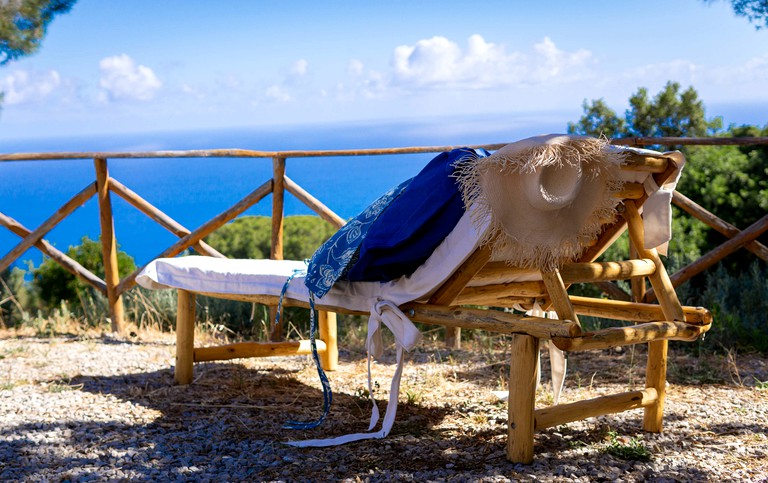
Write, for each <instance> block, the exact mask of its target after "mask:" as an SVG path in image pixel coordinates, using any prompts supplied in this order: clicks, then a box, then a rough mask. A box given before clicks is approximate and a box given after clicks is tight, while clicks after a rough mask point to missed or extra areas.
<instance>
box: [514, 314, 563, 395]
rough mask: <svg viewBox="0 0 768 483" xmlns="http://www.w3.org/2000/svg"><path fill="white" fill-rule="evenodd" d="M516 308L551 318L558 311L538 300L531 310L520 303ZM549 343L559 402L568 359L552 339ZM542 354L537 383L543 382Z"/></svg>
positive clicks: (538, 366)
mask: <svg viewBox="0 0 768 483" xmlns="http://www.w3.org/2000/svg"><path fill="white" fill-rule="evenodd" d="M513 308H514V309H515V310H518V311H520V312H525V315H529V316H531V317H542V318H544V317H547V318H550V319H557V318H558V317H557V312H555V311H554V310H550V311H545V310H544V309H542V308H541V305H539V303H538V302H534V303H533V307H532V308H531V310H528V311H526V310H525V309H524V308H523V307H522V306H521V305H520V304H515V305H514V306H513ZM548 345H549V368H550V373H551V375H552V393H553V401H554V402H553V404H557V403H558V402H559V401H560V394H561V393H562V392H563V385H564V384H565V374H566V371H567V370H568V359H567V358H566V357H565V352H563V351H561V350H560V349H558V348H557V346H555V344H553V343H552V342H551V341H550V343H549V344H548ZM540 368H541V354H539V359H538V363H537V365H536V379H537V381H536V385H537V386H538V385H539V384H540V383H541V370H540Z"/></svg>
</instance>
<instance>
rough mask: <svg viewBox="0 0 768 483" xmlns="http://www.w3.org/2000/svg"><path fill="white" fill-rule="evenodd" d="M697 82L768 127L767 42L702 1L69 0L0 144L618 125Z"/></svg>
mask: <svg viewBox="0 0 768 483" xmlns="http://www.w3.org/2000/svg"><path fill="white" fill-rule="evenodd" d="M668 80H675V81H678V82H680V83H681V84H682V85H683V86H685V87H687V86H689V85H693V86H694V87H695V88H696V89H697V90H698V92H699V94H700V96H701V98H702V99H703V100H704V102H705V104H706V106H707V107H708V115H711V116H712V115H721V114H724V115H725V121H726V123H728V122H750V123H759V124H765V123H768V88H767V87H768V29H763V30H759V31H758V30H756V29H755V28H754V26H753V25H751V24H750V23H749V22H748V21H747V20H745V19H743V18H738V17H735V16H734V15H733V13H732V12H731V9H730V6H729V3H726V2H715V3H712V4H707V3H705V2H703V1H700V0H675V1H662V0H652V1H644V2H616V1H614V2H608V1H594V2H573V1H540V2H523V1H483V0H477V1H471V2H470V1H466V0H463V1H452V0H442V1H414V0H408V1H400V0H393V1H388V2H365V1H359V2H352V1H332V0H331V1H323V2H310V1H290V0H287V1H279V2H277V1H272V2H267V1H245V0H229V1H219V2H213V1H201V0H183V1H182V0H163V1H157V0H154V1H151V0H131V1H117V0H80V1H79V2H78V3H77V4H76V5H75V7H74V8H73V10H72V11H71V12H70V13H69V14H67V15H64V16H62V17H59V18H57V19H56V20H54V22H53V23H52V24H51V26H50V28H49V33H48V36H47V37H46V38H45V40H44V43H43V47H42V49H41V50H40V51H39V52H38V53H37V54H35V55H33V56H31V57H28V58H25V59H23V60H20V61H17V62H14V63H11V64H9V65H6V66H4V67H1V68H0V90H2V91H4V92H5V102H4V104H3V109H2V112H0V140H2V139H19V138H32V137H56V136H71V135H79V136H87V135H91V134H105V133H136V132H148V131H176V130H186V129H226V128H233V127H255V126H267V125H294V124H327V123H342V122H344V123H348V122H355V121H367V122H369V121H387V122H389V121H397V120H403V119H435V120H442V121H441V122H445V123H446V125H447V124H450V123H452V122H459V121H460V120H461V119H469V118H472V116H494V117H495V118H497V119H498V118H503V119H506V120H508V121H509V122H513V121H514V120H515V119H523V118H526V116H527V117H528V118H529V117H530V116H531V115H536V116H541V117H550V118H552V119H562V120H563V124H565V122H567V121H569V120H575V119H577V118H578V116H579V115H580V114H581V103H582V101H583V100H584V99H596V98H605V100H606V101H607V102H608V103H609V105H611V106H612V107H614V109H616V110H618V111H620V112H622V111H623V109H624V108H625V107H626V100H627V98H628V97H629V96H630V95H631V94H632V93H633V92H635V91H636V90H637V88H638V87H640V86H645V87H648V88H649V89H650V92H651V93H656V92H657V91H658V90H659V89H660V88H661V87H662V86H663V85H664V84H665V83H666V82H667V81H668Z"/></svg>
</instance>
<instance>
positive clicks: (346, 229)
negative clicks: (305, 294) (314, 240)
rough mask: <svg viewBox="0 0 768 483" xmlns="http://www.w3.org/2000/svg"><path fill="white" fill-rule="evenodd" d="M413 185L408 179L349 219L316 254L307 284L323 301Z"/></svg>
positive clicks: (308, 271) (306, 279) (310, 265)
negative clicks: (384, 214)
mask: <svg viewBox="0 0 768 483" xmlns="http://www.w3.org/2000/svg"><path fill="white" fill-rule="evenodd" d="M410 182H411V180H407V181H405V182H403V183H401V184H399V185H398V186H396V187H395V188H393V189H391V190H389V191H388V192H386V193H385V194H384V195H382V196H381V197H380V198H379V199H377V200H376V201H374V202H373V203H372V204H371V205H370V206H368V208H366V209H365V210H363V212H362V213H360V214H359V215H357V216H356V217H354V218H352V219H351V220H349V221H348V222H347V224H346V225H344V226H342V227H341V229H339V231H337V232H336V233H335V234H334V235H333V236H332V237H331V238H329V239H328V240H327V241H326V242H325V243H323V245H322V246H321V247H320V248H318V249H317V251H315V253H314V254H313V255H312V258H310V259H309V263H308V265H307V276H306V278H305V279H304V284H305V285H306V286H307V288H308V289H309V291H310V292H311V293H312V294H314V295H315V296H316V297H317V298H321V297H322V296H323V295H325V294H326V293H328V291H329V290H330V289H331V287H332V286H333V284H334V283H336V280H339V279H340V278H343V277H344V276H345V275H346V274H347V271H348V268H349V266H350V265H351V264H353V263H354V262H355V260H357V257H358V254H359V249H360V244H361V243H362V241H363V239H364V238H365V235H366V234H367V233H368V229H369V228H370V227H371V225H373V222H375V221H376V218H378V217H379V215H380V214H381V212H382V211H384V209H385V208H386V207H387V206H389V204H390V203H391V202H392V200H394V199H395V198H397V197H398V196H400V195H401V194H402V192H403V190H405V187H406V186H408V184H409V183H410Z"/></svg>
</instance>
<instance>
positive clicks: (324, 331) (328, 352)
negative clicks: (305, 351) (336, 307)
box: [317, 310, 339, 371]
mask: <svg viewBox="0 0 768 483" xmlns="http://www.w3.org/2000/svg"><path fill="white" fill-rule="evenodd" d="M317 322H318V326H319V329H320V340H322V341H323V342H325V351H323V352H321V353H320V363H321V365H322V366H323V369H325V370H326V371H335V370H336V369H337V368H338V367H339V346H338V341H337V334H336V313H335V312H326V311H324V310H319V311H318V312H317Z"/></svg>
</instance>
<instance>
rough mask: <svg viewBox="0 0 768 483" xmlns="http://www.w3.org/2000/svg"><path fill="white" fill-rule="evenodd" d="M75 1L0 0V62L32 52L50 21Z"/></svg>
mask: <svg viewBox="0 0 768 483" xmlns="http://www.w3.org/2000/svg"><path fill="white" fill-rule="evenodd" d="M76 1H77V0H2V1H0V65H4V64H7V63H8V62H11V61H13V60H16V59H18V58H19V57H23V56H25V55H30V54H33V53H35V52H36V51H37V50H38V49H39V48H40V44H41V42H42V40H43V37H45V33H46V31H47V29H48V24H49V23H51V20H53V19H54V18H55V17H56V16H57V15H61V14H63V13H67V12H69V11H70V10H71V9H72V6H73V5H74V4H75V2H76Z"/></svg>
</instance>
